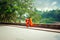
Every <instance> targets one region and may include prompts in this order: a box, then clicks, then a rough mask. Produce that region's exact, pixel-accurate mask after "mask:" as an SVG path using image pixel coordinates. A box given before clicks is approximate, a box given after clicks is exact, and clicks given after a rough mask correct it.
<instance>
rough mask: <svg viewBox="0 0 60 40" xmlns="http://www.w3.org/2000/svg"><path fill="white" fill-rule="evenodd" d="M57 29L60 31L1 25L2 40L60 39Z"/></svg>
mask: <svg viewBox="0 0 60 40" xmlns="http://www.w3.org/2000/svg"><path fill="white" fill-rule="evenodd" d="M46 30H47V31H46ZM49 31H55V32H49ZM56 31H58V32H60V31H59V30H53V29H45V28H35V27H29V28H26V27H25V26H18V25H0V40H60V33H57V32H56Z"/></svg>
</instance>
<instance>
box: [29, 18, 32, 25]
mask: <svg viewBox="0 0 60 40" xmlns="http://www.w3.org/2000/svg"><path fill="white" fill-rule="evenodd" d="M29 23H30V26H33V23H32V18H30V21H29Z"/></svg>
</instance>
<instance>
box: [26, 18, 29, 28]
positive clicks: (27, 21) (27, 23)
mask: <svg viewBox="0 0 60 40" xmlns="http://www.w3.org/2000/svg"><path fill="white" fill-rule="evenodd" d="M28 26H29V19H26V27H28Z"/></svg>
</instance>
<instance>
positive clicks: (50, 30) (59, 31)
mask: <svg viewBox="0 0 60 40" xmlns="http://www.w3.org/2000/svg"><path fill="white" fill-rule="evenodd" d="M2 26H8V27H17V28H25V29H32V30H39V31H48V32H57V33H60V30H59V29H48V28H40V27H39V28H38V27H28V28H27V27H26V26H20V25H0V27H2Z"/></svg>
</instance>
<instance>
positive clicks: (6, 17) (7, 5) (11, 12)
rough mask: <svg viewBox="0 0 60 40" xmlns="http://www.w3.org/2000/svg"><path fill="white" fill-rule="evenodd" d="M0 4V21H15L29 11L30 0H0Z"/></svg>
mask: <svg viewBox="0 0 60 40" xmlns="http://www.w3.org/2000/svg"><path fill="white" fill-rule="evenodd" d="M0 5H1V6H0V22H16V21H17V20H19V21H21V19H22V18H23V16H22V15H24V14H25V13H30V12H28V11H30V10H31V7H32V6H31V5H32V0H1V1H0Z"/></svg>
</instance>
